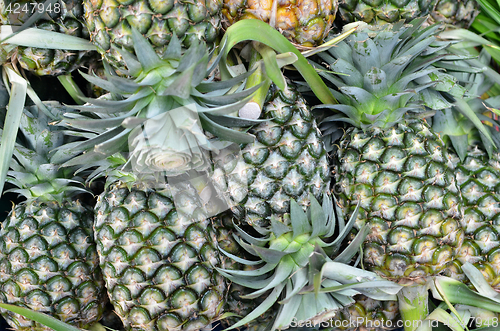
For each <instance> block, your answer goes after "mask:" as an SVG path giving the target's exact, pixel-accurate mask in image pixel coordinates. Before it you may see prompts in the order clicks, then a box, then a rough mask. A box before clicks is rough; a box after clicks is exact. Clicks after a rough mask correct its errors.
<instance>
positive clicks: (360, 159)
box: [335, 121, 464, 280]
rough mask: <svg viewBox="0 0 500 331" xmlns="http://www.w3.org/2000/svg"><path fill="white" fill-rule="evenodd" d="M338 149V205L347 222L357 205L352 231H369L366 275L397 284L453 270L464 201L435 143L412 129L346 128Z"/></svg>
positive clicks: (422, 125)
mask: <svg viewBox="0 0 500 331" xmlns="http://www.w3.org/2000/svg"><path fill="white" fill-rule="evenodd" d="M339 145H340V148H339V150H338V160H339V165H338V166H337V169H336V170H335V176H336V180H337V183H338V187H337V189H338V191H339V204H340V205H341V208H343V209H344V210H345V211H346V212H347V213H348V214H350V213H352V212H353V211H354V209H355V208H356V206H357V204H358V200H359V201H360V211H359V214H358V218H357V220H356V225H355V227H356V228H358V229H359V228H360V227H361V226H363V225H364V224H365V223H368V224H369V226H370V228H371V231H370V232H369V233H368V236H367V237H366V239H365V242H364V248H363V254H364V260H365V263H366V265H367V266H368V269H371V270H373V271H376V272H377V273H379V274H381V275H382V276H384V277H386V278H389V279H394V280H398V279H415V278H419V277H425V276H432V275H437V274H440V273H442V272H443V271H445V270H446V269H447V268H449V267H451V266H452V265H453V263H454V260H455V257H456V256H457V254H458V252H459V249H460V247H461V245H462V242H463V240H464V233H463V230H462V228H461V226H460V223H459V222H460V217H461V213H462V200H461V196H460V193H459V190H458V187H457V183H456V178H455V173H454V170H453V168H452V165H451V164H450V163H451V158H450V157H449V155H448V154H447V151H446V148H445V147H444V143H443V142H442V140H441V139H440V138H439V136H438V135H437V134H435V133H434V132H432V130H431V129H430V128H429V126H428V125H427V123H426V122H424V121H416V122H413V123H399V124H397V125H396V126H395V127H393V128H392V129H388V130H385V131H382V130H379V131H375V132H367V133H364V132H362V131H361V130H359V129H352V128H351V129H348V130H347V131H346V134H345V135H344V136H343V138H342V139H341V141H340V144H339Z"/></svg>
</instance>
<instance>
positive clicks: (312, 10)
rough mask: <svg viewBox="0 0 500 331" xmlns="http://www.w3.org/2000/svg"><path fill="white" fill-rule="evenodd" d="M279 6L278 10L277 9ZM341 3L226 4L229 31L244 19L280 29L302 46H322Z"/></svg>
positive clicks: (254, 0)
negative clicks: (262, 22)
mask: <svg viewBox="0 0 500 331" xmlns="http://www.w3.org/2000/svg"><path fill="white" fill-rule="evenodd" d="M274 5H276V8H274V7H273V6H274ZM336 13H337V0H324V1H318V0H301V1H297V2H293V1H277V2H276V4H275V3H274V2H273V1H267V0H251V1H248V2H247V1H243V0H224V6H223V8H222V17H223V20H222V24H223V26H224V27H225V28H227V27H228V26H230V25H231V24H233V23H235V22H237V21H239V20H242V19H259V20H261V21H264V22H266V23H269V24H270V25H271V26H272V27H274V28H276V29H278V30H279V31H280V32H281V33H282V34H283V35H284V36H285V37H287V38H288V39H289V40H290V41H292V42H294V43H296V44H299V45H302V46H316V45H319V44H321V43H322V41H323V39H324V38H325V37H326V36H327V35H328V33H329V32H330V29H331V28H332V24H333V21H334V20H335V15H336Z"/></svg>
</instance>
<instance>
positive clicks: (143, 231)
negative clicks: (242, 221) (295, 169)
mask: <svg viewBox="0 0 500 331" xmlns="http://www.w3.org/2000/svg"><path fill="white" fill-rule="evenodd" d="M132 38H133V41H134V48H135V54H137V57H135V56H134V54H132V53H128V52H126V51H124V50H123V51H122V55H124V58H126V62H127V66H128V70H127V75H128V76H130V78H124V77H119V76H117V75H113V74H112V73H111V72H110V68H109V66H107V65H106V64H105V66H106V72H105V74H106V77H107V80H104V79H101V78H98V77H96V76H88V75H84V76H85V77H86V78H87V79H88V80H89V81H90V82H92V83H95V84H96V85H99V86H102V87H103V88H105V89H107V90H109V91H110V92H112V94H109V95H105V96H103V97H101V98H99V99H85V100H87V101H88V102H89V104H88V105H84V106H82V107H77V108H78V109H80V110H82V112H81V113H68V114H67V119H66V120H65V123H66V124H67V125H68V126H71V127H72V130H73V131H74V132H75V134H76V135H78V136H84V137H87V138H88V140H85V141H83V142H77V143H75V144H70V145H67V146H65V147H64V148H61V149H60V150H59V151H58V153H59V154H58V156H59V157H60V158H61V159H64V160H68V161H67V162H65V163H64V166H71V165H72V164H73V165H78V166H80V167H81V169H82V170H83V169H85V168H88V167H94V166H96V167H97V169H96V170H95V171H94V172H93V173H92V174H91V175H90V176H89V180H92V179H93V178H94V177H96V176H100V175H106V176H107V184H106V190H105V192H104V193H103V194H101V195H100V196H99V199H98V202H97V204H96V206H95V213H96V216H95V223H94V227H95V230H96V232H95V236H96V242H97V247H98V253H99V256H100V264H101V267H102V270H103V274H104V278H105V281H106V284H107V289H108V294H109V296H110V300H111V302H112V303H113V305H114V307H115V311H116V313H117V314H118V316H119V317H120V318H121V319H122V321H123V324H124V326H125V328H126V329H132V330H145V331H148V330H151V331H164V330H199V329H201V328H203V327H209V326H210V324H211V323H214V322H215V321H216V320H217V319H218V318H220V317H221V315H222V312H223V308H224V305H225V302H224V298H225V297H226V291H227V284H226V281H225V280H224V278H223V277H222V276H221V275H220V274H219V273H218V272H216V269H215V268H216V267H220V266H221V263H222V261H221V258H220V253H219V251H218V250H217V246H216V243H217V235H216V229H217V228H218V227H219V226H217V224H214V223H213V222H211V221H210V220H209V217H210V216H213V215H215V214H217V213H218V212H219V210H218V209H217V205H216V204H213V202H214V201H215V199H216V197H215V195H214V197H211V195H212V194H211V193H210V191H211V190H212V191H213V189H212V188H211V187H208V188H207V189H205V188H204V187H203V186H204V185H205V184H206V183H204V181H203V180H201V183H200V180H198V179H199V177H195V176H191V174H192V173H197V174H200V176H202V175H203V174H206V173H207V172H208V170H209V168H210V163H209V161H208V151H209V150H212V149H216V145H217V142H215V141H213V140H209V139H208V137H207V136H205V133H204V131H203V127H202V126H203V125H205V124H206V125H207V126H208V127H209V128H210V127H212V128H213V126H214V125H216V128H217V132H218V133H221V134H228V133H229V134H231V135H232V136H236V137H238V138H240V139H243V140H244V141H245V140H250V139H251V138H252V137H250V136H249V135H247V134H245V133H240V132H237V131H234V130H230V129H228V128H225V127H223V126H222V125H218V124H216V122H217V120H218V119H219V118H223V119H227V118H228V117H227V116H226V115H225V114H227V113H233V112H234V111H237V110H238V108H239V107H241V106H242V105H243V104H245V103H246V101H247V99H248V97H249V96H250V95H251V93H252V92H253V91H252V90H250V91H246V90H243V91H241V90H242V89H238V93H237V94H232V95H226V93H227V91H228V85H227V83H226V82H213V81H210V80H207V79H206V78H207V77H210V75H209V74H210V72H211V71H212V70H211V65H209V56H208V50H207V47H206V46H205V44H204V43H203V42H200V41H195V42H193V44H192V45H191V47H190V48H188V49H187V50H185V51H183V50H182V48H181V43H180V41H179V40H178V39H177V38H176V37H173V38H172V40H171V41H170V43H169V44H168V48H167V50H166V54H167V55H168V56H167V58H165V59H161V58H160V57H159V56H158V55H157V54H156V52H155V50H154V49H153V47H152V46H151V45H150V44H149V42H148V41H147V40H146V39H145V38H144V37H142V36H141V35H140V34H139V33H138V31H137V30H133V31H132ZM244 78H245V77H243V78H239V77H236V78H234V79H232V81H230V82H229V83H230V84H238V83H241V81H242V80H243V79H244ZM254 90H255V89H254ZM228 100H229V101H228ZM197 111H200V113H199V114H198V113H197ZM244 122H245V121H244ZM246 122H248V121H246ZM82 151H84V152H85V153H83V154H81V155H78V153H80V152H82ZM125 156H127V157H125ZM186 174H188V176H187V178H184V177H183V176H185V175H186Z"/></svg>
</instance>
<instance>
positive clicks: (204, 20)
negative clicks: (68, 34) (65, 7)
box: [83, 0, 222, 68]
mask: <svg viewBox="0 0 500 331" xmlns="http://www.w3.org/2000/svg"><path fill="white" fill-rule="evenodd" d="M83 3H84V8H85V15H84V17H85V22H86V24H87V27H88V30H89V32H90V36H91V40H92V42H93V43H94V44H95V45H96V47H97V50H98V51H99V52H100V53H101V54H102V55H103V56H104V57H105V58H106V59H107V60H108V61H109V62H110V63H111V64H113V65H114V66H115V67H116V68H122V67H123V66H124V61H123V59H122V57H121V55H120V54H119V53H118V52H117V51H116V50H115V49H113V48H112V46H115V47H116V48H117V49H121V48H122V47H125V49H127V50H129V51H133V44H132V37H131V35H132V27H134V28H136V29H137V30H138V31H139V32H140V33H141V34H142V35H144V37H146V38H147V39H148V41H149V42H150V43H151V45H152V46H153V47H154V48H155V50H156V52H157V53H158V54H160V56H161V54H163V52H164V51H165V49H166V46H167V45H168V43H169V41H170V39H171V38H172V35H173V34H176V35H177V37H178V38H179V39H180V40H181V41H182V43H183V45H184V46H185V47H186V48H187V47H189V45H191V43H192V42H193V41H194V40H195V39H200V40H203V41H205V42H206V43H207V45H213V44H214V43H215V42H216V39H217V36H218V34H219V29H220V25H221V23H220V17H219V14H220V10H221V9H222V0H201V1H194V2H190V1H162V0H153V1H141V0H127V1H118V0H84V1H83Z"/></svg>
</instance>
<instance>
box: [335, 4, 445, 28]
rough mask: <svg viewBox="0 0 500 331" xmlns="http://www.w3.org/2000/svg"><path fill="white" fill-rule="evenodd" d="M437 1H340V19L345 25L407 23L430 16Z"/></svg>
mask: <svg viewBox="0 0 500 331" xmlns="http://www.w3.org/2000/svg"><path fill="white" fill-rule="evenodd" d="M436 1H437V0H405V1H399V0H378V1H371V0H340V1H339V11H338V17H339V19H340V21H341V22H342V23H343V24H347V23H351V22H354V21H364V22H366V23H374V24H376V23H377V22H381V23H384V22H388V23H393V22H397V21H399V20H401V19H404V20H405V21H406V22H410V21H411V20H413V19H415V18H417V17H421V16H425V15H427V14H429V13H430V12H431V11H432V9H433V8H434V5H435V4H436Z"/></svg>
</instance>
